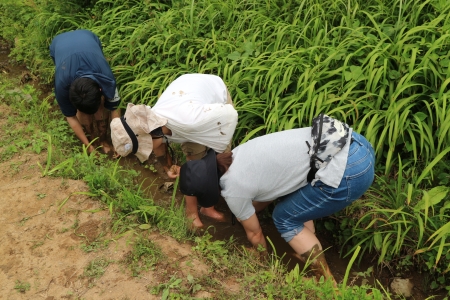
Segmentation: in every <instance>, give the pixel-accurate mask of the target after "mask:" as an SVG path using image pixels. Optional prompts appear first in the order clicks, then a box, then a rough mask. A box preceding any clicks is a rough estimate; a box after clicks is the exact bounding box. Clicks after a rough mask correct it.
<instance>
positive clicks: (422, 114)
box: [414, 111, 427, 122]
mask: <svg viewBox="0 0 450 300" xmlns="http://www.w3.org/2000/svg"><path fill="white" fill-rule="evenodd" d="M414 115H415V116H416V117H417V118H419V120H420V121H422V122H423V121H424V120H425V119H426V118H427V115H426V114H425V113H423V112H421V111H419V112H416V113H415V114H414Z"/></svg>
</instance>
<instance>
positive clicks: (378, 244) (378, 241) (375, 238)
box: [373, 232, 383, 250]
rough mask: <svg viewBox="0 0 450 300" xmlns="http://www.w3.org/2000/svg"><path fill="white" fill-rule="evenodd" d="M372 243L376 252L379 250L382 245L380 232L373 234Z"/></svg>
mask: <svg viewBox="0 0 450 300" xmlns="http://www.w3.org/2000/svg"><path fill="white" fill-rule="evenodd" d="M373 241H374V242H375V248H376V249H377V250H380V249H381V244H382V243H383V237H382V236H381V232H375V234H374V236H373Z"/></svg>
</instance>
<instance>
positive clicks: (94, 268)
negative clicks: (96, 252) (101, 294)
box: [83, 258, 110, 278]
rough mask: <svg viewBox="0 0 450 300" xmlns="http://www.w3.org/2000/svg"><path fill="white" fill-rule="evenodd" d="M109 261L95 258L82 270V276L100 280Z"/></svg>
mask: <svg viewBox="0 0 450 300" xmlns="http://www.w3.org/2000/svg"><path fill="white" fill-rule="evenodd" d="M109 264H110V261H109V260H107V259H106V258H96V259H94V260H93V261H91V262H90V263H89V264H88V265H87V267H86V268H85V269H84V272H83V276H84V277H88V278H100V277H102V276H103V274H105V272H106V268H107V267H108V266H109Z"/></svg>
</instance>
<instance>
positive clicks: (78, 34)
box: [50, 30, 120, 117]
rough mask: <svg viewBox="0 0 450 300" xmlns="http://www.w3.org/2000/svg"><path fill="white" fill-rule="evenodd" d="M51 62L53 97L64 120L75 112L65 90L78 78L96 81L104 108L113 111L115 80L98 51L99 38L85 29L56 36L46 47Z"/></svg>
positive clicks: (100, 47) (117, 100)
mask: <svg viewBox="0 0 450 300" xmlns="http://www.w3.org/2000/svg"><path fill="white" fill-rule="evenodd" d="M50 56H51V57H52V59H53V62H54V63H55V94H56V100H57V101H58V104H59V107H60V109H61V111H62V113H63V114H64V115H65V116H66V117H72V116H75V115H76V113H77V109H76V108H75V106H73V105H72V103H71V102H70V101H69V88H70V85H71V84H72V82H73V81H74V80H75V79H77V78H79V77H85V78H90V79H92V80H94V81H95V82H97V83H98V84H99V86H100V88H101V89H102V93H103V95H104V96H105V104H104V105H105V107H106V108H107V109H109V110H114V109H116V108H117V106H118V105H119V102H120V101H119V100H120V98H119V97H118V96H117V95H116V97H115V92H116V80H115V78H114V75H113V73H112V71H111V68H110V66H109V64H108V62H107V61H106V59H105V56H104V55H103V52H102V45H101V43H100V40H99V38H98V37H97V36H96V35H95V34H94V33H92V32H90V31H88V30H75V31H70V32H66V33H62V34H59V35H57V36H56V37H55V38H54V39H53V41H52V43H51V45H50Z"/></svg>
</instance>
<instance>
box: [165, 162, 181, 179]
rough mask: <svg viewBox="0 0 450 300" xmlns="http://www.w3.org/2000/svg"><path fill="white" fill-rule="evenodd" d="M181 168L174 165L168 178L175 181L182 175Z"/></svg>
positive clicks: (168, 173)
mask: <svg viewBox="0 0 450 300" xmlns="http://www.w3.org/2000/svg"><path fill="white" fill-rule="evenodd" d="M180 169H181V167H180V166H177V165H172V166H171V167H170V169H169V170H168V171H167V176H169V178H172V179H175V178H177V177H178V176H179V175H180Z"/></svg>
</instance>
